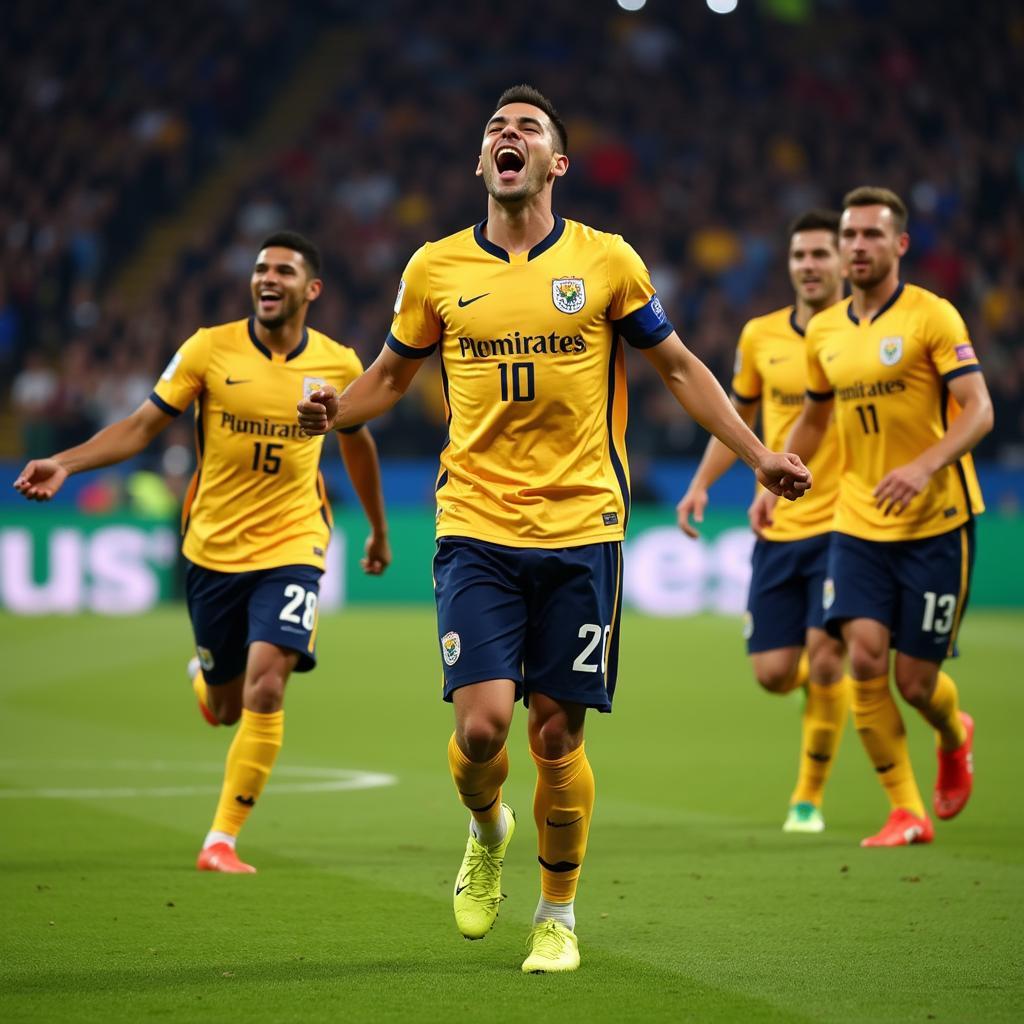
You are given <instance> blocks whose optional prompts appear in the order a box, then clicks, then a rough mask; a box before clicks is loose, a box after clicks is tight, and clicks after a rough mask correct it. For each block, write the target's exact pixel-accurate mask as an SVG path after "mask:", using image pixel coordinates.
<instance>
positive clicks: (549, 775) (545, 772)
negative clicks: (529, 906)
mask: <svg viewBox="0 0 1024 1024" xmlns="http://www.w3.org/2000/svg"><path fill="white" fill-rule="evenodd" d="M530 753H531V754H532V755H533V760H534V761H535V762H536V764H537V788H536V790H535V792H534V797H533V817H534V820H535V821H536V822H537V834H538V837H539V840H540V847H539V848H540V856H539V857H538V858H537V859H538V860H539V861H540V891H541V896H542V897H543V898H544V899H546V900H549V901H550V902H552V903H569V902H571V901H572V900H573V899H574V898H575V896H576V886H577V885H578V884H579V880H580V866H581V865H582V863H583V857H584V855H585V854H586V852H587V835H588V834H589V832H590V818H591V815H592V814H593V813H594V773H593V772H592V771H591V769H590V762H589V761H588V760H587V755H586V752H585V750H584V745H583V744H582V743H581V744H580V745H579V746H578V747H577V748H576V749H575V750H574V751H572V752H571V753H569V754H566V756H565V757H560V758H558V759H557V760H554V761H549V760H547V759H546V758H543V757H540V756H538V754H537V753H536V752H534V751H533V750H532V749H531V751H530Z"/></svg>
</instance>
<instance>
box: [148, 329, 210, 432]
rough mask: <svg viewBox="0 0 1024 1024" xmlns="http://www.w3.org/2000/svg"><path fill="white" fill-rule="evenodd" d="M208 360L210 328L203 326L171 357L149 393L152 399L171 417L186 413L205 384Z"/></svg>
mask: <svg viewBox="0 0 1024 1024" xmlns="http://www.w3.org/2000/svg"><path fill="white" fill-rule="evenodd" d="M209 363H210V341H209V331H207V330H206V329H205V328H202V327H201V328H200V329H199V330H198V331H196V333H195V334H193V335H192V337H191V338H189V339H188V341H186V342H185V343H184V344H183V345H182V346H181V348H179V349H178V351H177V352H175V353H174V355H173V356H172V357H171V361H170V362H169V363H168V364H167V369H166V370H164V372H163V373H162V374H160V379H159V380H158V381H157V382H156V385H155V387H154V388H153V393H152V394H151V395H150V396H149V397H150V399H151V401H153V403H154V404H155V405H157V406H158V407H159V408H160V409H162V410H163V411H164V412H165V413H167V414H168V415H170V416H177V415H179V414H180V413H183V412H184V411H185V410H186V409H187V408H188V407H189V406H190V405H191V404H192V402H193V401H194V400H195V398H197V397H198V395H199V393H200V392H201V391H202V390H203V388H204V387H206V368H207V366H209Z"/></svg>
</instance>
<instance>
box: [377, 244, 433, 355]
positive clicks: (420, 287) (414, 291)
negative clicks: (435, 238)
mask: <svg viewBox="0 0 1024 1024" xmlns="http://www.w3.org/2000/svg"><path fill="white" fill-rule="evenodd" d="M440 340H441V318H440V317H439V316H438V315H437V310H436V309H435V308H434V305H433V301H432V300H431V297H430V275H429V260H428V256H427V246H425V245H424V246H422V247H421V248H420V249H417V250H416V252H415V253H413V257H412V259H411V260H409V263H408V265H407V266H406V268H405V273H404V274H402V281H401V283H400V284H399V286H398V297H397V298H396V299H395V318H394V320H392V321H391V331H390V333H389V334H388V337H387V344H388V346H389V347H390V348H392V349H394V351H396V352H397V353H398V354H399V355H400V356H405V357H406V358H407V359H423V358H424V357H425V356H429V355H430V353H431V352H433V351H434V349H435V348H437V343H438V342H439V341H440Z"/></svg>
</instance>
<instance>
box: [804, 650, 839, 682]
mask: <svg viewBox="0 0 1024 1024" xmlns="http://www.w3.org/2000/svg"><path fill="white" fill-rule="evenodd" d="M810 675H811V680H812V681H813V682H815V683H822V684H824V685H826V686H829V685H831V684H833V683H838V682H839V680H840V679H842V678H843V656H842V654H840V655H838V656H835V655H833V654H832V653H831V652H824V653H821V654H819V655H818V657H816V658H812V659H811V664H810Z"/></svg>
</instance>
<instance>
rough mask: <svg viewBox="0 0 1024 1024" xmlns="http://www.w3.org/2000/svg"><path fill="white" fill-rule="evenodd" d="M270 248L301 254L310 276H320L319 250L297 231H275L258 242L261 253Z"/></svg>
mask: <svg viewBox="0 0 1024 1024" xmlns="http://www.w3.org/2000/svg"><path fill="white" fill-rule="evenodd" d="M271 246H278V247H280V248H281V249H294V250H295V251H296V252H297V253H301V254H302V258H303V259H304V260H305V261H306V266H307V267H309V270H310V272H311V273H312V275H313V276H314V277H319V276H320V250H319V249H318V248H317V247H316V246H315V245H314V244H313V243H312V242H311V241H310V240H309V239H308V238H307V237H306V236H305V235H300V234H299V233H298V231H275V232H274V233H273V234H272V235H268V236H267V237H266V238H264V239H263V241H262V242H260V248H259V251H260V252H262V251H263V250H264V249H269V248H270V247H271Z"/></svg>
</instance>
